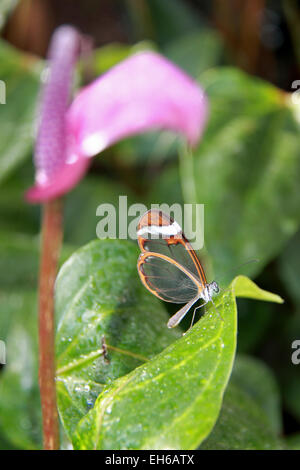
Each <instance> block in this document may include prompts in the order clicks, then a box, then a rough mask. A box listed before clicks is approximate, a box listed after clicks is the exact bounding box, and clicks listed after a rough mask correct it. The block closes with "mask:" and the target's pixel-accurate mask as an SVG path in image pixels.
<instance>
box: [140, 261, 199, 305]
mask: <svg viewBox="0 0 300 470" xmlns="http://www.w3.org/2000/svg"><path fill="white" fill-rule="evenodd" d="M138 272H139V275H140V277H141V280H142V282H143V283H144V285H145V286H146V287H147V288H148V289H149V290H150V291H151V292H152V293H153V294H155V295H156V296H157V297H159V298H160V299H162V300H165V301H167V302H174V303H179V304H180V303H186V302H189V301H190V300H192V299H193V298H195V297H196V296H197V295H198V292H199V290H198V286H197V284H196V283H195V282H194V281H193V279H192V278H191V277H189V276H188V275H187V274H185V273H184V272H183V271H181V270H180V269H179V268H177V266H176V265H175V264H173V263H170V262H168V261H166V260H164V259H162V258H160V257H159V256H156V255H155V254H154V253H151V254H149V255H148V254H147V253H143V254H142V255H141V256H140V257H139V261H138Z"/></svg>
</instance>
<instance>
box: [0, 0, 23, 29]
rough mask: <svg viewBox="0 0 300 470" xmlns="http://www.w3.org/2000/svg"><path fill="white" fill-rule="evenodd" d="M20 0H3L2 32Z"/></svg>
mask: <svg viewBox="0 0 300 470" xmlns="http://www.w3.org/2000/svg"><path fill="white" fill-rule="evenodd" d="M18 2H19V0H2V1H1V5H0V31H1V30H2V28H3V26H4V25H5V22H6V19H7V18H8V17H9V15H10V13H11V12H12V11H13V10H14V8H15V7H16V5H17V4H18Z"/></svg>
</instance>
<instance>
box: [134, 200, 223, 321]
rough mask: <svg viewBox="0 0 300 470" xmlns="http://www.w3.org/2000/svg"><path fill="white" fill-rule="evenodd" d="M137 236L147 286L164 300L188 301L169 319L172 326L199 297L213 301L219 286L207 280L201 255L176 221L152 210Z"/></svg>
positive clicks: (143, 217) (141, 265)
mask: <svg viewBox="0 0 300 470" xmlns="http://www.w3.org/2000/svg"><path fill="white" fill-rule="evenodd" d="M137 235H138V243H139V246H140V249H141V254H140V257H139V259H138V266H137V267H138V272H139V275H140V278H141V280H142V282H143V284H144V285H145V287H146V288H147V289H148V290H149V291H150V292H152V294H154V295H155V296H156V297H158V298H160V299H162V300H165V301H167V302H173V303H185V304H186V305H185V306H184V307H182V308H181V309H180V310H179V311H178V312H177V313H176V314H175V315H173V317H171V318H170V320H169V322H168V327H169V328H173V327H175V326H177V325H178V323H179V322H180V321H181V320H182V318H183V317H184V316H185V315H186V313H187V312H188V311H189V309H190V308H191V307H192V306H193V305H194V304H195V303H196V302H197V301H198V300H200V299H202V300H203V301H204V303H203V305H205V304H206V303H207V302H210V301H212V296H213V295H214V294H215V293H218V292H219V287H218V285H217V283H216V282H211V283H208V282H207V280H206V277H205V273H204V270H203V267H202V265H201V263H200V260H199V258H198V257H197V255H196V253H195V251H194V250H193V248H192V246H191V244H190V242H189V241H188V239H187V238H186V237H185V235H184V233H183V232H182V229H181V227H180V225H179V224H178V223H177V222H176V221H174V220H173V219H172V218H171V217H169V216H168V215H166V214H164V213H163V212H162V211H160V210H156V209H154V210H153V209H152V210H150V211H148V212H146V213H145V214H144V215H143V216H142V217H141V219H140V222H139V224H138V228H137Z"/></svg>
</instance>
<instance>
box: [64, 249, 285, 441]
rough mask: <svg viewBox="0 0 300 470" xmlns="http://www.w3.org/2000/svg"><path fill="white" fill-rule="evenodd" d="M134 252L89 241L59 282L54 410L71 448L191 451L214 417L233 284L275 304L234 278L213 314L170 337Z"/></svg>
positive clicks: (231, 333) (230, 341)
mask: <svg viewBox="0 0 300 470" xmlns="http://www.w3.org/2000/svg"><path fill="white" fill-rule="evenodd" d="M137 257H138V250H137V248H136V247H135V246H134V245H133V244H132V243H130V242H126V241H118V240H102V241H94V242H91V243H90V244H88V245H87V246H86V247H84V248H82V249H80V250H78V251H77V252H75V253H74V255H72V257H71V258H70V259H69V260H68V261H67V262H66V263H65V265H64V266H63V268H62V269H61V272H60V274H59V276H58V279H57V284H56V300H57V303H56V306H57V315H58V317H59V318H60V323H59V326H58V331H57V340H56V342H57V362H58V371H57V374H58V380H57V383H58V399H59V409H60V414H61V417H62V420H63V423H64V426H65V428H66V430H67V432H68V434H69V436H70V438H71V439H72V441H73V444H75V447H76V448H99V449H141V448H156V449H158V448H170V449H172V448H173V449H187V448H195V447H197V445H198V444H199V443H200V442H201V441H202V440H203V439H204V438H205V437H206V436H207V434H208V433H209V432H210V430H211V428H212V426H213V425H214V423H215V421H216V419H217V416H218V412H219V410H220V407H221V403H222V396H223V393H224V390H225V387H226V383H227V380H228V378H229V375H230V372H231V367H232V363H233V359H234V352H235V343H236V305H235V295H234V289H236V290H237V292H238V293H239V295H245V293H246V292H248V293H249V294H251V295H253V296H254V297H259V298H261V299H266V300H271V299H272V300H275V301H278V300H279V299H278V298H277V297H276V296H274V297H272V296H270V295H269V293H264V291H262V290H260V289H258V288H256V286H255V285H254V284H253V283H252V282H251V281H250V280H248V282H247V280H245V279H244V278H243V277H240V278H236V279H235V280H234V281H233V283H232V285H231V288H229V289H228V290H227V291H225V292H223V293H222V294H221V295H219V296H218V298H217V299H216V308H217V311H218V313H219V315H218V314H217V313H216V312H215V311H214V309H212V307H210V308H208V312H207V314H206V315H205V316H204V317H203V318H202V319H201V321H199V322H198V323H197V324H196V325H195V326H194V327H193V329H192V330H190V331H189V332H188V333H187V334H186V335H185V336H183V337H181V338H180V339H177V340H176V338H178V335H179V331H178V330H177V331H176V330H168V329H167V328H166V322H167V315H166V314H165V313H164V308H163V305H162V303H160V302H158V301H157V299H156V298H155V297H154V296H152V295H151V294H149V293H148V292H147V290H146V289H145V288H144V287H143V285H142V284H141V282H140V280H139V278H138V275H137V271H136V260H137ZM251 288H252V290H253V291H252V290H251ZM221 316H222V318H223V319H224V321H223V320H222V319H221ZM103 337H105V341H106V343H107V355H108V357H106V356H103V348H102V339H103ZM143 362H144V364H143ZM141 364H142V365H141ZM97 395H99V396H98V398H97V400H96V402H95V399H96V397H97ZM183 396H184V397H185V399H184V400H182V397H183ZM94 402H95V405H94ZM93 406H94V407H93ZM89 410H90V411H89ZM79 420H80V422H79V424H77V423H78V421H79ZM199 423H200V424H199ZM76 426H77V427H76ZM75 429H76V431H75V434H74V430H75Z"/></svg>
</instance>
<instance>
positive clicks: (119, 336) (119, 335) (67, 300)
mask: <svg viewBox="0 0 300 470" xmlns="http://www.w3.org/2000/svg"><path fill="white" fill-rule="evenodd" d="M137 257H138V250H137V247H136V246H135V245H134V244H133V243H130V242H126V241H123V242H122V241H118V240H101V241H93V242H91V243H90V244H88V245H87V246H85V247H84V248H82V249H80V250H78V251H77V252H75V253H74V255H73V256H72V257H71V258H70V259H69V260H68V261H67V263H66V264H65V265H64V266H63V268H62V269H61V271H60V273H59V276H58V278H57V284H56V315H57V318H60V323H59V326H58V331H57V338H56V344H57V367H58V372H57V374H58V378H57V390H58V404H59V410H60V414H61V418H62V420H63V423H64V426H65V428H66V430H67V432H68V434H69V435H70V434H71V433H72V431H73V430H74V428H75V426H76V424H77V422H78V420H79V419H80V418H81V417H82V416H84V415H85V414H86V413H87V411H88V410H89V409H90V408H91V407H92V406H93V404H94V401H95V399H96V398H97V396H98V394H99V393H100V391H101V390H102V388H103V385H105V384H107V383H110V382H112V381H113V380H115V379H116V378H117V377H120V376H123V375H125V374H126V373H128V372H129V371H131V370H132V369H134V368H135V367H137V366H138V365H139V364H141V363H142V362H144V361H145V359H147V358H150V357H152V356H153V355H155V354H157V353H158V352H160V351H161V350H162V349H164V348H165V347H166V346H167V345H168V344H170V343H171V342H172V341H174V339H175V338H176V337H178V335H179V331H177V330H168V329H167V328H166V327H165V325H166V323H167V318H168V317H167V314H166V313H165V311H164V308H163V305H162V304H161V303H160V302H159V301H158V300H157V299H156V298H153V296H152V295H151V294H149V293H148V292H147V290H146V289H145V288H144V287H143V285H142V284H141V282H140V280H139V279H138V276H137V270H136V262H137ZM103 337H105V340H106V342H107V343H108V345H109V349H108V351H109V364H107V363H106V362H105V360H104V359H103V355H102V338H103ZM115 348H116V349H115Z"/></svg>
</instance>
